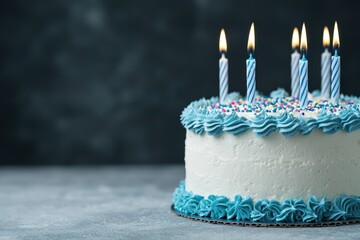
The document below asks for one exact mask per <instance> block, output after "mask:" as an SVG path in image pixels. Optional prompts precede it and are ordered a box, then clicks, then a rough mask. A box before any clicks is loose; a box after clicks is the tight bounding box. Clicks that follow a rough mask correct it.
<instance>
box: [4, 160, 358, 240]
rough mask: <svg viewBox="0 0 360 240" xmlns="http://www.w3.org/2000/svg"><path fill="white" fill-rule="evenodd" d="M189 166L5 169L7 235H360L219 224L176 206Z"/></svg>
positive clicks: (351, 230) (352, 229) (353, 229)
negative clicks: (197, 218)
mask: <svg viewBox="0 0 360 240" xmlns="http://www.w3.org/2000/svg"><path fill="white" fill-rule="evenodd" d="M183 178H184V167H183V166H157V167H155V166H141V167H139V166H126V167H120V166H119V167H111V166H110V167H71V168H69V167H68V168H60V167H51V168H49V167H46V168H45V167H40V168H1V169H0V206H1V207H0V240H5V239H6V240H12V239H27V240H28V239H36V240H43V239H46V240H48V239H66V240H72V239H88V240H91V239H102V240H106V239H112V240H113V239H147V240H150V239H292V240H297V239H324V240H325V239H326V240H329V239H360V225H351V226H341V227H328V228H309V229H300V228H298V229H275V228H251V227H235V226H224V225H213V224H208V223H202V222H194V221H191V220H188V219H185V218H181V217H177V216H175V215H174V214H172V213H171V212H170V210H169V208H170V204H171V196H172V191H173V190H174V188H175V187H176V186H177V185H178V182H179V180H181V179H183Z"/></svg>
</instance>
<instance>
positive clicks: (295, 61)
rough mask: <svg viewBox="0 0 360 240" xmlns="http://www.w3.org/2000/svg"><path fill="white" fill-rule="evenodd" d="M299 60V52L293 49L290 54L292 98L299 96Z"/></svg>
mask: <svg viewBox="0 0 360 240" xmlns="http://www.w3.org/2000/svg"><path fill="white" fill-rule="evenodd" d="M299 60H300V53H299V52H298V51H296V50H295V51H294V52H293V53H292V54H291V97H293V98H299V95H300V83H299V82H300V79H299Z"/></svg>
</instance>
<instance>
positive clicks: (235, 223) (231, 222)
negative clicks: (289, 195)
mask: <svg viewBox="0 0 360 240" xmlns="http://www.w3.org/2000/svg"><path fill="white" fill-rule="evenodd" d="M170 209H171V212H172V213H174V214H176V215H177V216H180V217H184V218H188V219H191V220H193V221H200V222H207V223H213V224H224V225H233V226H241V227H276V228H294V227H335V226H341V225H350V224H360V219H354V220H348V221H332V222H319V223H302V222H300V223H256V222H240V221H234V220H227V219H212V218H208V217H200V216H197V215H186V214H183V213H180V212H178V211H176V210H175V208H174V204H172V205H171V207H170Z"/></svg>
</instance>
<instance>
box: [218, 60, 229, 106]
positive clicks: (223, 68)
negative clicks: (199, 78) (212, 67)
mask: <svg viewBox="0 0 360 240" xmlns="http://www.w3.org/2000/svg"><path fill="white" fill-rule="evenodd" d="M219 70H220V71H219V79H220V82H219V83H220V85H219V89H220V95H219V96H220V103H221V104H224V103H225V102H226V96H227V94H228V60H227V58H226V57H225V54H224V53H223V54H222V56H221V58H220V60H219Z"/></svg>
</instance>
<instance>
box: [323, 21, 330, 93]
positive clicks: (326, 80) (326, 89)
mask: <svg viewBox="0 0 360 240" xmlns="http://www.w3.org/2000/svg"><path fill="white" fill-rule="evenodd" d="M323 46H324V48H325V50H324V52H323V53H322V54H321V97H322V98H325V99H328V98H330V79H331V54H330V52H329V50H328V47H329V46H330V34H329V29H328V28H327V27H324V32H323Z"/></svg>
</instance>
